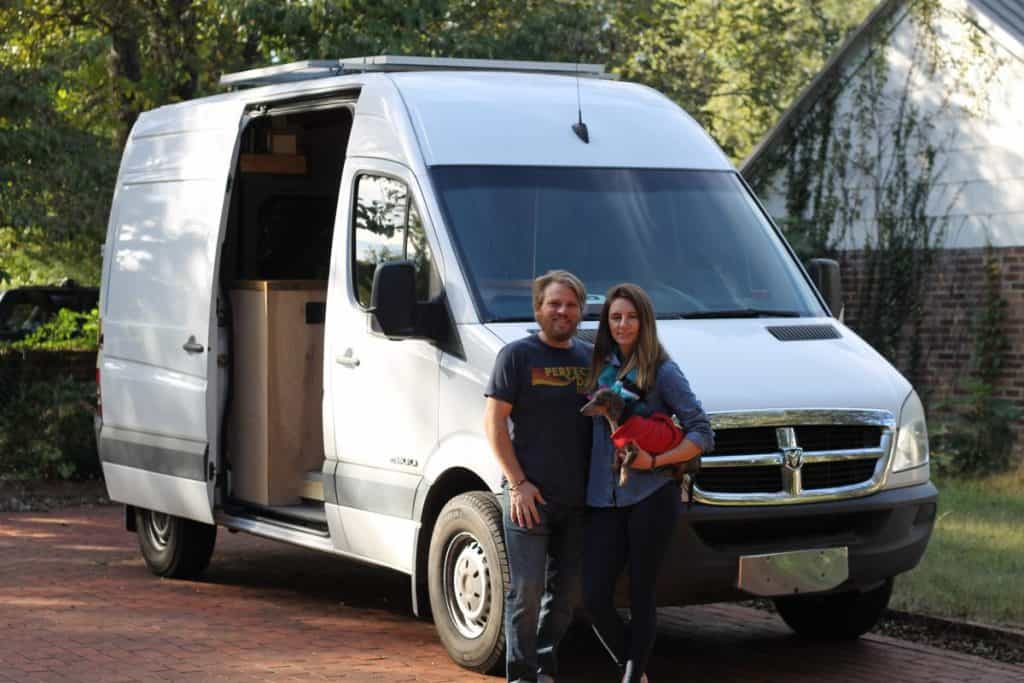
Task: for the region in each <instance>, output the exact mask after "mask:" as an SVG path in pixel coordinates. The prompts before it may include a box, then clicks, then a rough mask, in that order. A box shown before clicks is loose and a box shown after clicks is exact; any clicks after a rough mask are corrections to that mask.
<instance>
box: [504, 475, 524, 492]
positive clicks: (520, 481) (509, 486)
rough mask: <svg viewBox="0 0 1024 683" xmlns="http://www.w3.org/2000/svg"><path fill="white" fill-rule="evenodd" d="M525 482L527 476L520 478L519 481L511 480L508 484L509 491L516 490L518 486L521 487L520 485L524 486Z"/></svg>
mask: <svg viewBox="0 0 1024 683" xmlns="http://www.w3.org/2000/svg"><path fill="white" fill-rule="evenodd" d="M525 483H526V477H523V478H522V479H520V480H519V481H517V482H515V483H514V484H513V483H511V482H510V483H509V485H508V490H509V491H515V490H516V489H517V488H519V487H520V486H522V485H523V484H525Z"/></svg>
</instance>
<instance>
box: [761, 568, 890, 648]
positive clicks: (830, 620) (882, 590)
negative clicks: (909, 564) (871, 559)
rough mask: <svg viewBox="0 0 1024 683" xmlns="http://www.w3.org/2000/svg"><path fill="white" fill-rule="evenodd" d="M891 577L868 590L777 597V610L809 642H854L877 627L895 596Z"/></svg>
mask: <svg viewBox="0 0 1024 683" xmlns="http://www.w3.org/2000/svg"><path fill="white" fill-rule="evenodd" d="M892 584H893V580H892V579H891V578H889V579H886V580H885V582H884V583H883V584H882V585H880V586H878V587H877V588H873V589H871V590H868V591H852V592H849V593H837V594H834V595H821V596H806V597H799V598H789V597H787V598H776V599H775V609H777V610H778V612H779V616H781V617H782V620H783V621H785V622H786V625H788V626H789V627H790V628H791V629H793V630H794V631H795V632H796V633H797V635H799V636H801V637H803V638H807V639H809V640H854V639H856V638H860V637H861V636H862V635H864V634H865V633H867V632H868V631H870V630H871V629H872V628H874V626H875V624H877V623H878V620H879V619H880V618H881V616H882V613H883V612H884V611H885V608H886V606H888V604H889V597H890V596H891V595H892Z"/></svg>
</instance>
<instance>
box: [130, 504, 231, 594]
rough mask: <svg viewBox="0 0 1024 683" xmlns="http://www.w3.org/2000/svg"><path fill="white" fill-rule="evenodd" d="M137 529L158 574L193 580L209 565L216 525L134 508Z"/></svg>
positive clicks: (149, 563)
mask: <svg viewBox="0 0 1024 683" xmlns="http://www.w3.org/2000/svg"><path fill="white" fill-rule="evenodd" d="M135 530H136V533H138V535H139V549H140V550H141V551H142V557H143V559H145V560H146V566H147V567H149V570H150V571H151V572H153V573H154V574H156V575H157V576H166V577H171V578H177V579H191V578H195V577H196V576H198V575H199V574H202V573H203V570H204V569H206V567H207V565H209V564H210V557H211V556H212V555H213V546H214V543H216V541H217V527H216V526H214V525H212V524H203V523H202V522H195V521H193V520H191V519H183V518H181V517H175V516H174V515H168V514H167V513H164V512H156V511H155V510H146V509H145V508H135Z"/></svg>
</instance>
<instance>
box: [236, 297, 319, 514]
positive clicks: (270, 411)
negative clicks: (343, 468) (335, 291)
mask: <svg viewBox="0 0 1024 683" xmlns="http://www.w3.org/2000/svg"><path fill="white" fill-rule="evenodd" d="M326 300H327V283H326V282H320V281H282V280H247V281H241V282H236V283H235V284H234V286H233V288H232V290H231V308H232V316H233V321H234V328H233V331H234V334H233V363H232V389H233V396H232V407H231V418H230V430H229V439H228V453H229V459H230V463H231V489H232V495H233V496H234V497H235V498H239V499H242V500H246V501H250V502H254V503H259V504H262V505H292V504H295V503H298V502H299V500H300V493H302V491H303V488H304V485H305V484H304V482H305V474H306V472H307V471H310V470H319V469H320V468H321V467H322V466H323V460H324V448H323V424H322V415H321V402H322V397H323V341H324V326H323V322H322V317H320V318H319V319H318V318H317V317H316V316H315V312H316V311H317V307H318V305H320V306H322V304H323V303H324V302H325V301H326ZM308 304H312V306H311V307H308V306H307V305H308ZM307 309H308V311H310V312H313V313H314V316H313V317H312V318H310V316H308V314H307ZM320 310H322V308H321V309H320Z"/></svg>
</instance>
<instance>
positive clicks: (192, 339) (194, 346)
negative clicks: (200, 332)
mask: <svg viewBox="0 0 1024 683" xmlns="http://www.w3.org/2000/svg"><path fill="white" fill-rule="evenodd" d="M181 348H183V349H185V352H186V353H202V352H203V345H202V344H200V343H199V342H197V341H196V335H194V334H193V335H190V336H189V338H188V341H187V342H185V343H184V344H182V345H181Z"/></svg>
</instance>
